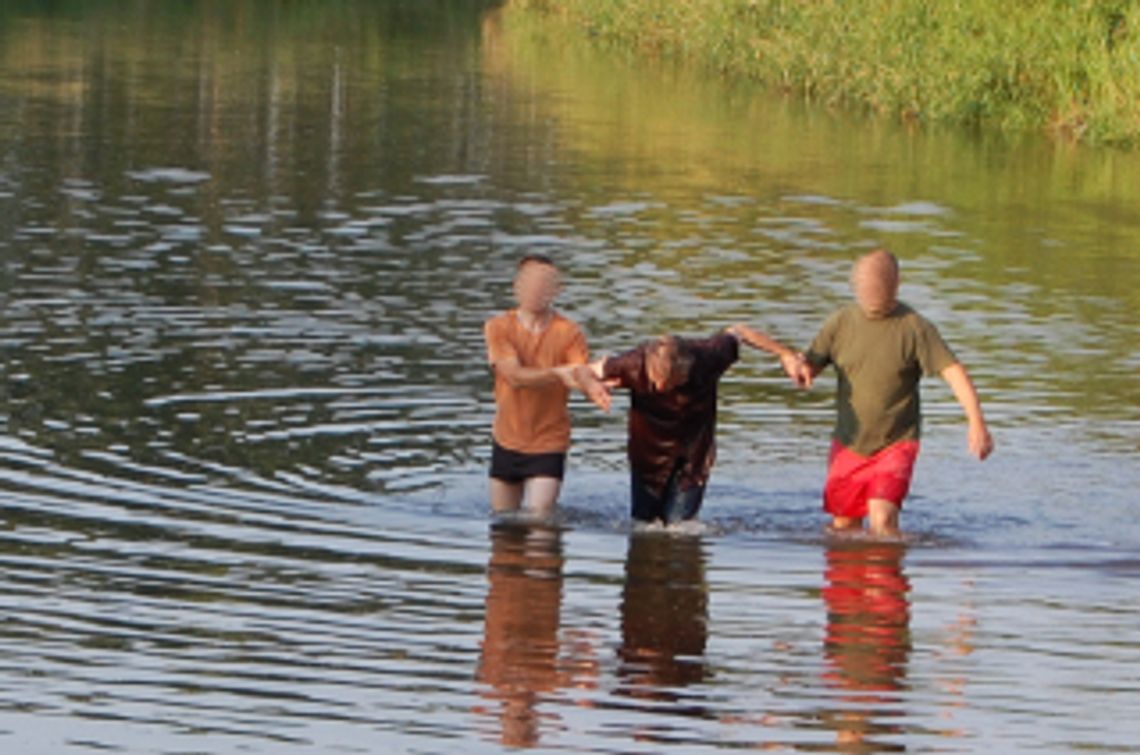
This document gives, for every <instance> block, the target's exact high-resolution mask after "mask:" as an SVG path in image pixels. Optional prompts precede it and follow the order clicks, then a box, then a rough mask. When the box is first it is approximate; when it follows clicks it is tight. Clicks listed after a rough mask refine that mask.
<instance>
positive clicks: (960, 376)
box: [942, 362, 994, 460]
mask: <svg viewBox="0 0 1140 755" xmlns="http://www.w3.org/2000/svg"><path fill="white" fill-rule="evenodd" d="M942 379H943V380H945V381H946V383H947V384H948V385H949V386H950V390H952V391H953V392H954V398H956V399H958V403H959V404H961V405H962V409H963V411H965V412H966V420H967V422H969V429H968V431H967V433H968V434H967V442H968V443H969V446H970V453H972V454H973V455H974V456H977V457H978V459H980V460H985V458H986V457H987V456H989V455H990V454H991V453H993V450H994V441H993V438H991V437H990V431H989V428H988V427H986V418H985V416H983V414H982V403H981V401H979V400H978V392H977V390H975V388H974V382H973V381H972V380H970V375H969V373H967V372H966V368H965V367H963V366H962V365H961V364H960V363H958V362H955V363H954V364H952V365H950V366H949V367H947V368H946V369H944V370H942Z"/></svg>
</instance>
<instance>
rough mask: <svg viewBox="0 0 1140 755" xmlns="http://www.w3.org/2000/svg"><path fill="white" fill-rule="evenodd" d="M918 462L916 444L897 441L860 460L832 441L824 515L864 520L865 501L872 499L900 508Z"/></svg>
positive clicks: (857, 456)
mask: <svg viewBox="0 0 1140 755" xmlns="http://www.w3.org/2000/svg"><path fill="white" fill-rule="evenodd" d="M917 458H918V441H917V440H900V441H899V442H897V443H892V444H891V445H889V446H887V447H886V448H884V449H883V450H881V451H878V452H876V453H874V454H872V455H871V456H860V455H859V454H857V453H855V452H854V451H852V450H851V449H849V448H847V447H845V446H844V445H843V444H842V443H840V442H839V441H837V440H832V441H831V454H830V455H829V456H828V459H827V485H826V486H825V487H824V489H823V509H824V511H826V512H827V513H829V514H831V515H832V516H845V517H851V518H853V519H861V518H863V517H865V516H867V501H869V500H871V499H872V498H881V499H883V500H886V501H890V502H891V503H893V504H895V505H896V506H898V507H899V508H902V502H903V499H904V498H906V494H907V492H908V491H909V490H910V478H911V476H912V475H913V474H914V462H915V459H917Z"/></svg>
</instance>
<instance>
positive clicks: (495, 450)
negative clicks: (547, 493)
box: [491, 443, 566, 484]
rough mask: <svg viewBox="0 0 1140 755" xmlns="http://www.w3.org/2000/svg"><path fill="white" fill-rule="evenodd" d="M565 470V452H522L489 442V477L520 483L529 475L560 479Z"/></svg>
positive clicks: (529, 476)
mask: <svg viewBox="0 0 1140 755" xmlns="http://www.w3.org/2000/svg"><path fill="white" fill-rule="evenodd" d="M565 472H566V454H564V453H549V454H524V453H520V452H518V451H512V450H510V449H509V448H503V447H502V446H500V445H499V444H498V443H492V444H491V477H493V478H495V479H496V480H502V481H503V482H509V483H512V484H514V483H520V482H523V481H524V480H527V479H529V478H531V477H553V478H555V479H557V480H561V479H562V475H563V474H565Z"/></svg>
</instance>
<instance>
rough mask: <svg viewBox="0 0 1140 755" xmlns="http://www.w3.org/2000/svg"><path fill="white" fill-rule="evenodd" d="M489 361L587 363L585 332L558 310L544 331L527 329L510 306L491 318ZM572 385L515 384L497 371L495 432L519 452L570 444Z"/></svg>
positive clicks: (562, 449)
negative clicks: (508, 309) (525, 385)
mask: <svg viewBox="0 0 1140 755" xmlns="http://www.w3.org/2000/svg"><path fill="white" fill-rule="evenodd" d="M483 333H484V336H485V338H486V340H487V360H488V361H489V362H490V363H491V364H492V365H494V364H495V363H496V362H499V361H501V360H504V359H509V358H512V357H513V358H515V359H517V360H518V362H519V364H520V365H522V366H523V367H536V368H550V367H560V366H562V365H566V364H586V362H587V361H589V357H590V352H589V349H588V347H587V346H586V337H585V336H584V335H583V334H582V331H581V330H580V329H579V328H578V326H577V325H575V324H574V323H573V322H572V321H570V320H568V319H567V318H565V317H563V316H562V315H560V314H557V313H555V314H554V316H553V318H552V319H551V321H550V324H549V325H547V326H546V328H545V329H544V330H543V331H542V332H540V333H533V332H531V331H530V330H529V329H527V328H526V327H525V326H524V325H523V324H522V322H521V321H520V320H519V318H518V314H517V311H516V310H510V311H509V312H505V313H503V314H501V315H498V316H497V317H492V318H491V319H490V320H488V321H487V324H486V325H485V326H484V329H483ZM569 393H570V392H569V390H568V389H567V388H566V386H565V385H564V384H562V383H561V382H557V383H551V384H549V385H542V386H528V387H525V388H513V387H511V385H510V384H509V383H508V382H507V381H506V380H505V379H504V378H503V376H502V375H499V374H498V373H496V374H495V422H494V426H493V428H492V435H493V436H494V438H495V442H496V443H498V444H499V445H500V446H502V447H503V448H507V449H510V450H512V451H518V452H520V453H528V454H540V453H564V452H566V451H567V450H569V448H570V411H569V409H568V408H567V405H566V403H567V399H568V398H569Z"/></svg>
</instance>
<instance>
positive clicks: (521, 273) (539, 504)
mask: <svg viewBox="0 0 1140 755" xmlns="http://www.w3.org/2000/svg"><path fill="white" fill-rule="evenodd" d="M559 290H560V279H559V273H558V268H557V267H556V266H555V265H554V262H553V261H552V260H551V259H550V258H549V257H546V256H544V255H540V254H528V255H526V256H525V257H523V258H522V259H521V260H520V261H519V264H518V270H517V272H516V274H515V281H514V293H515V300H516V301H517V302H518V307H516V308H515V309H511V310H508V311H506V312H504V313H502V314H500V315H497V316H495V317H492V318H491V319H489V320H488V321H487V323H486V325H485V326H484V328H483V335H484V338H485V339H486V342H487V361H488V362H489V363H490V365H491V369H492V371H493V372H494V376H495V405H496V409H495V422H494V426H493V428H492V433H491V434H492V438H493V443H492V447H491V470H490V477H491V509H492V510H493V511H494V512H496V513H503V512H509V511H517V510H519V508H520V507H522V505H523V502H524V500H525V502H526V505H527V507H528V508H529V509H531V510H532V511H533V512H534V513H536V514H539V515H540V516H549V515H550V513H551V512H552V511H553V509H554V505H555V503H556V502H557V500H558V493H559V492H560V491H561V488H562V477H563V473H564V471H565V467H566V453H567V452H568V451H569V449H570V412H569V409H568V408H567V401H568V399H569V395H570V390H571V389H576V390H580V391H582V393H584V394H585V395H586V396H587V397H589V399H590V400H591V401H593V402H594V403H595V404H597V405H598V406H599V407H601V408H602V409H603V410H608V409H609V408H610V400H611V399H610V393H609V390H608V389H607V388H606V386H605V385H603V384H602V382H601V381H600V380H599V379H598V378H597V377H596V376H595V375H594V373H593V371H592V370H591V369H590V367H589V366H588V362H589V356H590V353H589V348H588V347H587V346H586V337H585V336H584V335H583V334H582V331H581V330H580V329H579V328H578V326H577V325H576V324H574V322H572V321H571V320H569V319H568V318H566V317H563V316H562V315H561V314H559V313H558V312H556V311H554V307H553V305H554V300H555V298H556V297H557V296H558V293H559Z"/></svg>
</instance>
